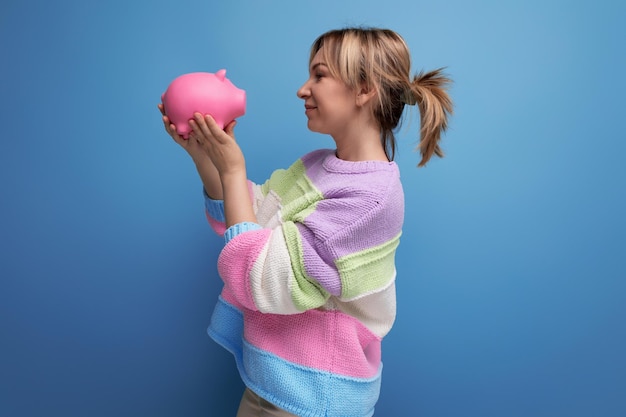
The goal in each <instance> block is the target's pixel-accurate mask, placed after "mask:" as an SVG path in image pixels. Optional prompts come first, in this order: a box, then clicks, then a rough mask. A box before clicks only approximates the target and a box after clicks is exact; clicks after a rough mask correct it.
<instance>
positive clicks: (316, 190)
mask: <svg viewBox="0 0 626 417" xmlns="http://www.w3.org/2000/svg"><path fill="white" fill-rule="evenodd" d="M249 188H250V193H251V196H252V201H253V208H254V211H255V213H256V217H257V223H240V224H236V225H234V226H231V227H230V228H228V230H225V225H224V206H223V202H222V201H217V200H211V199H210V198H209V197H208V196H207V195H206V193H205V202H206V213H207V219H208V221H209V223H210V224H211V226H212V227H213V229H214V230H215V231H216V232H217V233H218V234H220V235H224V237H225V241H226V244H225V246H224V249H223V250H222V252H221V254H220V256H219V259H218V272H219V274H220V276H221V278H222V280H223V281H224V288H223V290H222V293H221V295H220V297H219V299H218V302H217V305H216V307H215V310H214V312H213V316H212V318H211V323H210V326H209V328H208V333H209V335H210V336H211V337H212V338H213V339H214V340H215V341H216V342H217V343H219V344H221V345H222V346H223V347H224V348H226V349H227V350H229V351H230V352H231V353H232V354H233V355H234V357H235V360H236V363H237V368H238V370H239V372H240V374H241V377H242V379H243V381H244V383H245V384H246V385H247V386H248V387H249V388H250V389H251V390H253V391H254V392H256V393H257V394H258V395H259V396H261V397H263V398H265V399H266V400H267V401H269V402H271V403H273V404H275V405H276V406H278V407H280V408H283V409H285V410H287V411H289V412H291V413H293V414H296V415H299V416H308V417H367V416H371V415H372V414H373V413H374V405H375V403H376V401H377V400H378V395H379V391H380V381H381V371H382V362H381V341H382V339H383V337H384V336H385V335H386V334H387V333H388V332H389V330H390V329H391V326H392V324H393V322H394V319H395V312H396V298H395V275H396V273H395V263H394V258H395V252H396V248H397V246H398V243H399V240H400V234H401V229H402V222H403V217H404V196H403V191H402V186H401V183H400V174H399V170H398V167H397V165H396V164H395V163H394V162H380V161H364V162H348V161H344V160H341V159H338V158H337V157H336V156H335V153H334V151H332V150H318V151H314V152H311V153H309V154H307V155H305V156H304V157H302V158H300V159H299V160H297V161H296V162H295V163H294V164H293V165H292V166H291V167H289V168H288V169H286V170H278V171H275V172H274V173H273V174H272V175H271V177H270V179H269V180H267V181H266V182H265V183H264V184H263V185H256V184H253V183H252V182H249Z"/></svg>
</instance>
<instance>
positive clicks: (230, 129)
mask: <svg viewBox="0 0 626 417" xmlns="http://www.w3.org/2000/svg"><path fill="white" fill-rule="evenodd" d="M236 124H237V121H236V120H233V121H232V122H230V123H229V124H228V125H226V127H225V128H224V132H226V133H227V134H228V136H235V125H236Z"/></svg>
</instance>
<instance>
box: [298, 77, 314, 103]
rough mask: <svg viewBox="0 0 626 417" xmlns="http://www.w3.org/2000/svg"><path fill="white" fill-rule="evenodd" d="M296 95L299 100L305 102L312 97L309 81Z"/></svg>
mask: <svg viewBox="0 0 626 417" xmlns="http://www.w3.org/2000/svg"><path fill="white" fill-rule="evenodd" d="M296 94H297V96H298V98H301V99H303V100H304V99H306V98H307V97H309V96H310V95H311V89H310V88H309V81H308V80H307V81H306V82H305V83H304V84H302V87H300V88H299V89H298V91H296Z"/></svg>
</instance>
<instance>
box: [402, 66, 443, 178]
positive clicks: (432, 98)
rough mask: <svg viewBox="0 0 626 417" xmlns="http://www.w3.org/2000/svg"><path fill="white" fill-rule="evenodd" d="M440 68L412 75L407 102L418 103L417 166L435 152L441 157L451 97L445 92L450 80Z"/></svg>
mask: <svg viewBox="0 0 626 417" xmlns="http://www.w3.org/2000/svg"><path fill="white" fill-rule="evenodd" d="M442 71H443V68H439V69H437V70H434V71H430V72H426V73H424V72H423V71H422V72H420V73H418V74H417V75H416V76H415V77H413V82H412V83H411V90H410V91H411V94H409V95H408V96H409V98H408V100H406V101H407V104H417V106H418V108H419V111H420V124H421V127H420V142H419V145H418V146H417V148H416V150H417V149H419V151H420V154H421V156H422V160H421V161H420V163H419V164H418V165H417V166H418V167H422V166H424V165H426V163H427V162H428V160H429V159H430V158H431V157H432V156H433V154H434V155H436V156H438V157H443V151H442V150H441V147H440V146H439V141H440V139H441V134H442V133H443V132H445V131H446V129H447V128H448V116H449V115H451V114H452V100H451V99H450V96H449V95H448V93H447V91H446V90H447V87H448V85H449V84H450V83H451V80H450V79H449V78H447V77H446V76H445V75H444V74H443V72H442Z"/></svg>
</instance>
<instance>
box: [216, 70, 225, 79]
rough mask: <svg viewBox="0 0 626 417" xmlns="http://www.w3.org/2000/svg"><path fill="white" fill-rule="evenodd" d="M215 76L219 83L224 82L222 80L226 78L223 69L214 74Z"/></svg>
mask: <svg viewBox="0 0 626 417" xmlns="http://www.w3.org/2000/svg"><path fill="white" fill-rule="evenodd" d="M215 76H216V77H217V78H218V79H219V80H220V81H224V78H226V70H225V69H221V70H219V71H218V72H216V73H215Z"/></svg>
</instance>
